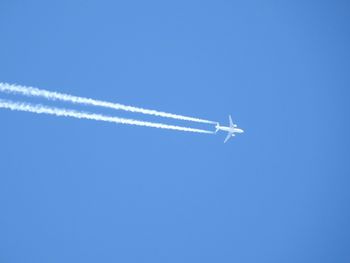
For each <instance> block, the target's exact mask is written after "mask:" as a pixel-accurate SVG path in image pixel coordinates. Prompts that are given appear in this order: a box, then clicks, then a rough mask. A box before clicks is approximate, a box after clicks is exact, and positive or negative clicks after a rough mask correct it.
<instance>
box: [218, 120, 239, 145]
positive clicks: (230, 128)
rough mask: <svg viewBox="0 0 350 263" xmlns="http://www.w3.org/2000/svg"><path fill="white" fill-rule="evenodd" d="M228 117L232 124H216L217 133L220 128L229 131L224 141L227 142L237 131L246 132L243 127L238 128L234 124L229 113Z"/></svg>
mask: <svg viewBox="0 0 350 263" xmlns="http://www.w3.org/2000/svg"><path fill="white" fill-rule="evenodd" d="M228 118H229V121H230V126H229V127H226V126H220V123H217V124H216V126H215V128H216V131H215V133H217V132H218V131H219V130H220V131H227V132H228V134H227V137H226V139H225V141H224V143H226V142H227V141H228V140H229V139H230V138H231V137H234V136H236V135H235V133H243V132H244V131H243V130H242V129H240V128H237V125H236V124H233V122H232V118H231V115H229V116H228Z"/></svg>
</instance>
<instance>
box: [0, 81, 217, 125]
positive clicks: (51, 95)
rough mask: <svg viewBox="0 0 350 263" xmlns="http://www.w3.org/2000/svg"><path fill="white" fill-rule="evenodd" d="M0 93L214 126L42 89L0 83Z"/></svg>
mask: <svg viewBox="0 0 350 263" xmlns="http://www.w3.org/2000/svg"><path fill="white" fill-rule="evenodd" d="M0 91H1V92H6V93H11V94H21V95H24V96H29V97H43V98H45V99H48V100H60V101H65V102H71V103H76V104H85V105H92V106H99V107H104V108H111V109H115V110H124V111H129V112H136V113H142V114H148V115H155V116H160V117H165V118H172V119H178V120H184V121H193V122H200V123H208V124H216V122H213V121H209V120H204V119H199V118H193V117H187V116H182V115H178V114H172V113H167V112H162V111H156V110H148V109H144V108H139V107H133V106H127V105H123V104H119V103H112V102H107V101H101V100H95V99H90V98H84V97H77V96H73V95H68V94H64V93H58V92H53V91H48V90H43V89H38V88H33V87H26V86H20V85H13V84H8V83H0Z"/></svg>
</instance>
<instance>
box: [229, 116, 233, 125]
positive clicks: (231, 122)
mask: <svg viewBox="0 0 350 263" xmlns="http://www.w3.org/2000/svg"><path fill="white" fill-rule="evenodd" d="M228 118H229V120H230V127H233V121H232V118H231V115H229V116H228Z"/></svg>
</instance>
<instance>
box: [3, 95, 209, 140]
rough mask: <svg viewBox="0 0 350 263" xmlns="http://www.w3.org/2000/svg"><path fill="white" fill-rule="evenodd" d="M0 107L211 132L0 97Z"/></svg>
mask: <svg viewBox="0 0 350 263" xmlns="http://www.w3.org/2000/svg"><path fill="white" fill-rule="evenodd" d="M0 108H4V109H9V110H16V111H26V112H33V113H38V114H49V115H55V116H63V117H72V118H77V119H89V120H95V121H105V122H113V123H120V124H129V125H137V126H146V127H153V128H159V129H168V130H177V131H185V132H197V133H208V134H211V133H213V132H211V131H206V130H201V129H194V128H188V127H181V126H174V125H167V124H162V123H156V122H147V121H138V120H133V119H124V118H118V117H111V116H106V115H101V114H94V113H86V112H80V111H74V110H68V109H60V108H54V107H48V106H43V105H40V104H37V105H33V104H29V103H23V102H13V101H9V100H2V99H0Z"/></svg>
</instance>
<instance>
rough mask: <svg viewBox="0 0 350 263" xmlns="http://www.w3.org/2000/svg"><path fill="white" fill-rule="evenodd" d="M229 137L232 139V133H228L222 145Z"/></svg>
mask: <svg viewBox="0 0 350 263" xmlns="http://www.w3.org/2000/svg"><path fill="white" fill-rule="evenodd" d="M231 137H232V133H230V132H229V133H228V134H227V136H226V139H225V141H224V143H226V142H227V141H228V140H229V139H230V138H231Z"/></svg>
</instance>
